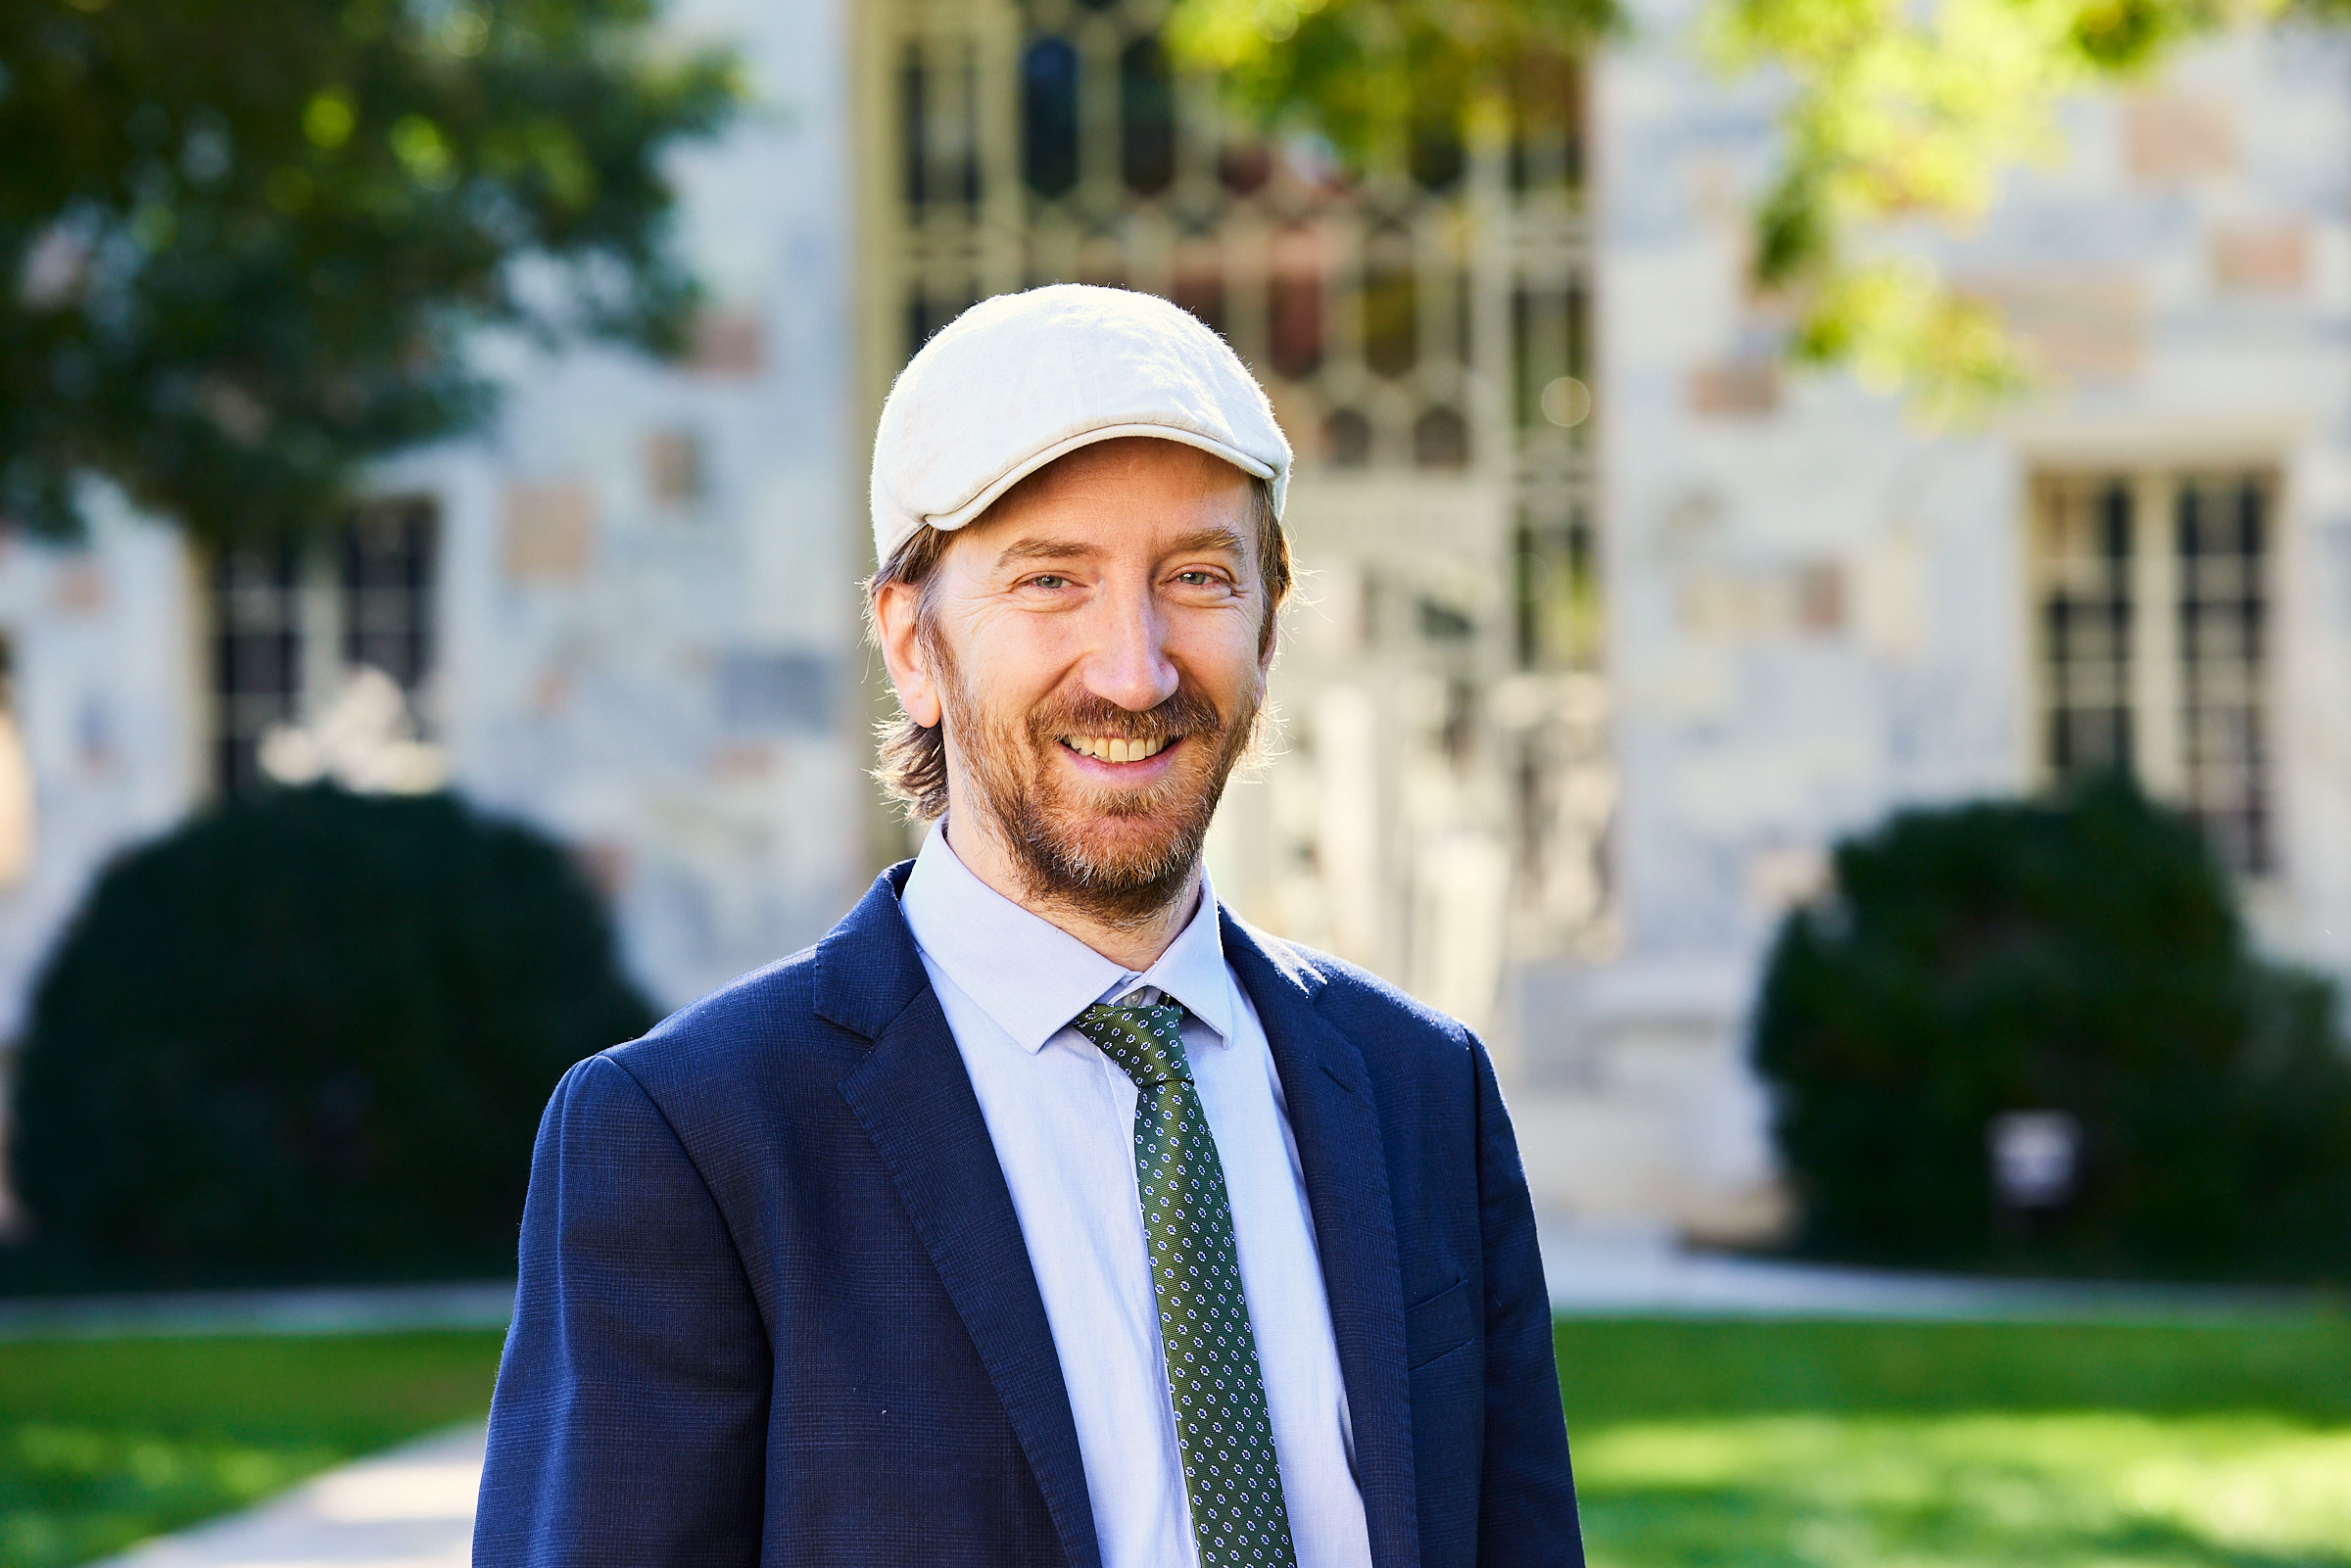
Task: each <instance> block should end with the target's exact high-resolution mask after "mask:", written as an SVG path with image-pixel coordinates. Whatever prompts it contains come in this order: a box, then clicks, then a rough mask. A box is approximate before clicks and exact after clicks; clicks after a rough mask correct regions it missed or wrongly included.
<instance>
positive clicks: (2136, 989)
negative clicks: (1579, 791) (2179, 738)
mask: <svg viewBox="0 0 2351 1568" xmlns="http://www.w3.org/2000/svg"><path fill="white" fill-rule="evenodd" d="M1836 873H1837V875H1836V893H1835V895H1834V897H1833V898H1832V899H1830V900H1828V901H1825V902H1823V903H1821V904H1819V905H1816V906H1813V907H1807V908H1801V909H1799V910H1796V911H1795V912H1793V913H1792V914H1791V915H1790V916H1789V917H1788V919H1787V921H1786V923H1785V924H1784V925H1783V926H1782V927H1781V930H1780V933H1779V939H1778V941H1777V943H1776V944H1775V946H1774V948H1773V951H1772V956H1771V961H1770V964H1769V966H1768V968H1767V970H1766V973H1765V975H1764V981H1763V987H1762V994H1761V997H1760V1000H1759V1002H1758V1005H1757V1009H1756V1022H1755V1028H1754V1062H1755V1066H1756V1068H1757V1069H1758V1070H1759V1071H1760V1072H1761V1073H1762V1075H1763V1077H1764V1078H1765V1080H1766V1081H1767V1082H1769V1083H1770V1084H1771V1086H1772V1091H1773V1098H1774V1104H1775V1108H1776V1112H1775V1125H1774V1131H1775V1133H1776V1136H1777V1138H1778V1142H1779V1148H1780V1154H1781V1158H1782V1161H1783V1163H1784V1164H1785V1165H1786V1167H1787V1169H1788V1172H1789V1177H1790V1180H1791V1182H1792V1183H1793V1185H1794V1186H1795V1188H1796V1191H1797V1195H1798V1197H1799V1202H1800V1204H1801V1209H1802V1232H1801V1240H1802V1242H1803V1243H1804V1244H1805V1245H1806V1246H1807V1247H1808V1248H1810V1249H1811V1250H1813V1251H1816V1252H1819V1253H1824V1254H1828V1255H1831V1256H1837V1257H1845V1258H1854V1259H1866V1260H1872V1261H1881V1262H1910V1263H1920V1262H1926V1263H1943V1264H1949V1263H1968V1264H1972V1263H1979V1262H1983V1261H1986V1260H1988V1259H1999V1258H2000V1257H2001V1256H2002V1255H2003V1254H2005V1255H2006V1256H2007V1258H2008V1259H2009V1260H2011V1261H2013V1262H2018V1263H2024V1264H2030V1265H2035V1266H2039V1267H2046V1268H2060V1269H2074V1270H2090V1269H2095V1270H2101V1271H2104V1270H2127V1271H2134V1272H2144V1273H2154V1274H2167V1275H2179V1274H2230V1273H2235V1274H2254V1275H2261V1274H2268V1275H2273V1276H2286V1277H2305V1278H2307V1277H2311V1276H2318V1275H2323V1276H2327V1277H2332V1278H2336V1279H2340V1278H2344V1277H2346V1276H2347V1275H2351V1056H2346V1054H2345V1052H2344V1048H2343V1042H2342V1039H2341V1036H2340V1035H2339V1034H2338V1033H2337V1031H2336V1024H2335V1018H2336V998H2335V996H2334V993H2333V991H2332V989H2331V988H2330V987H2329V986H2328V985H2327V984H2326V983H2325V982H2323V981H2321V980H2318V979H2316V978H2313V977H2311V976H2309V975H2307V974H2299V973H2296V972H2293V971H2290V970H2283V969H2279V968H2278V967H2276V966H2274V965H2270V964H2267V963H2264V962H2262V961H2261V960H2259V959H2258V958H2256V957H2255V956H2254V955H2253V954H2252V953H2251V952H2250V951H2249V949H2248V947H2247V944H2246V941H2245V936H2244V931H2243V928H2242V926H2241V924H2240V922H2239V920H2238V918H2237V914H2236V910H2235V907H2234V903H2233V899H2232V896H2231V889H2230V886H2229V879H2228V878H2227V877H2226V876H2225V875H2224V874H2223V872H2222V871H2221V869H2220V868H2219V867H2218V866H2217V865H2216V864H2215V863H2214V862H2213V859H2212V856H2211V853H2210V851H2209V850H2208V849H2207V848H2206V846H2205V843H2204V841H2203V838H2202V835H2201V834H2199V833H2198V832H2196V831H2195V829H2194V828H2193V827H2192V826H2190V825H2189V824H2187V823H2185V822H2183V821H2181V820H2179V819H2177V818H2174V817H2172V816H2170V815H2168V814H2166V813H2164V812H2162V811H2160V810H2158V809H2157V808H2156V807H2154V806H2152V805H2151V804H2149V803H2148V801H2147V800H2146V798H2145V797H2144V796H2143V795H2141V794H2140V793H2139V792H2138V791H2137V789H2136V788H2135V787H2134V786H2133V785H2132V784H2129V783H2128V782H2126V781H2123V780H2120V779H2108V780H2104V781H2100V782H2098V783H2097V784H2094V785H2092V786H2090V787H2087V788H2086V789H2085V790H2083V791H2081V792H2080V793H2078V794H2076V795H2074V796H2072V797H2070V798H2068V799H2065V800H2063V801H2058V802H2035V803H2027V802H1985V803H1978V804H1972V805H1965V806H1958V807H1951V808H1943V809H1936V810H1918V811H1908V812H1903V813H1900V814H1898V815H1896V816H1895V817H1894V818H1893V819H1892V820H1891V821H1890V822H1888V823H1887V824H1886V825H1885V826H1884V827H1882V828H1880V829H1879V830H1877V831H1876V832H1871V833H1869V834H1866V835H1864V836H1861V837H1858V838H1854V839H1850V840H1847V842H1845V843H1842V844H1840V845H1839V846H1838V847H1837V852H1836ZM2011 1112H2060V1113H2063V1114H2065V1115H2067V1116H2070V1117H2073V1118H2074V1120H2075V1122H2076V1123H2077V1124H2078V1125H2079V1127H2080V1128H2081V1134H2082V1160H2081V1169H2080V1173H2079V1182H2078V1185H2077V1188H2076V1190H2075V1192H2074V1194H2073V1196H2072V1198H2071V1199H2070V1200H2069V1201H2068V1202H2067V1203H2065V1204H2064V1206H2063V1207H2062V1208H2060V1209H2058V1210H2057V1211H2056V1212H2053V1213H2052V1214H2050V1215H2048V1216H2047V1217H2046V1219H2045V1220H2044V1221H2042V1222H2039V1223H2037V1224H2035V1225H2034V1226H2032V1227H2030V1228H2026V1227H2022V1226H2019V1227H2017V1228H2016V1234H2014V1235H2012V1236H2010V1237H2008V1238H2007V1239H2005V1240H2003V1238H2002V1236H2001V1227H2000V1226H1998V1225H1996V1224H1995V1223H1994V1217H1995V1213H1996V1212H1997V1209H1996V1206H1995V1203H1994V1193H1993V1188H1992V1181H1991V1159H1990V1153H1989V1149H1988V1133H1989V1130H1990V1125H1991V1118H1992V1117H1995V1116H1998V1115H2001V1114H2003V1113H2011Z"/></svg>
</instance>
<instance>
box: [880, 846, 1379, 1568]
mask: <svg viewBox="0 0 2351 1568" xmlns="http://www.w3.org/2000/svg"><path fill="white" fill-rule="evenodd" d="M900 902H901V907H902V908H903V909H904V911H905V914H906V923H907V924H908V925H909V926H910V927H913V929H914V939H915V942H916V944H917V945H918V946H919V947H920V949H921V951H922V959H923V968H924V969H925V970H926V971H927V972H928V973H929V974H930V976H931V983H932V986H933V987H934V988H935V989H936V991H937V993H938V1000H939V1005H940V1007H941V1008H942V1009H943V1010H944V1011H945V1013H946V1016H947V1026H948V1027H949V1028H950V1029H952V1030H953V1031H954V1035H955V1044H956V1047H957V1049H958V1050H960V1051H961V1052H962V1054H963V1062H964V1066H965V1068H966V1069H968V1070H969V1071H970V1073H971V1078H972V1087H973V1089H974V1090H975V1091H977V1093H978V1095H979V1098H980V1111H981V1114H982V1116H983V1117H985V1118H986V1121H987V1131H988V1136H989V1138H990V1139H991V1140H992V1141H993V1142H994V1144H995V1147H996V1159H997V1162H998V1163H999V1164H1001V1165H1002V1166H1003V1168H1004V1180H1005V1184H1006V1185H1007V1186H1008V1187H1010V1188H1011V1190H1012V1207H1013V1210H1014V1212H1015V1213H1017V1214H1018V1215H1019V1217H1020V1223H1021V1236H1022V1239H1023V1240H1024V1241H1025V1242H1026V1243H1027V1244H1028V1248H1029V1262H1030V1266H1031V1267H1032V1269H1033V1270H1034V1271H1035V1274H1036V1285H1037V1291H1038V1294H1039V1295H1041V1296H1042V1297H1043V1298H1044V1306H1045V1317H1046V1320H1047V1321H1048V1322H1049V1323H1050V1324H1051V1326H1052V1330H1053V1345H1054V1349H1055V1351H1056V1352H1057V1353H1058V1354H1059V1355H1060V1358H1061V1376H1062V1381H1063V1383H1064V1384H1065V1385H1066V1386H1067V1387H1068V1389H1069V1395H1070V1413H1071V1415H1072V1416H1073V1417H1074V1418H1075V1419H1076V1422H1077V1427H1078V1448H1079V1451H1080V1453H1081V1454H1082V1455H1083V1457H1084V1460H1085V1484H1086V1494H1087V1497H1088V1498H1089V1500H1090V1501H1091V1502H1092V1504H1093V1513H1094V1531H1095V1534H1096V1536H1097V1537H1098V1538H1099V1540H1100V1542H1101V1546H1102V1563H1103V1568H1168V1565H1176V1564H1190V1563H1197V1562H1198V1561H1199V1552H1198V1549H1197V1547H1196V1546H1195V1545H1194V1544H1193V1541H1192V1530H1191V1511H1190V1510H1191V1504H1190V1501H1189V1499H1188V1498H1187V1497H1185V1494H1184V1489H1183V1461H1182V1457H1181V1453H1180V1451H1179V1449H1178V1447H1177V1444H1176V1420H1175V1415H1174V1413H1173V1411H1172V1410H1171V1408H1170V1406H1169V1402H1168V1385H1167V1373H1166V1367H1165V1362H1164V1360H1163V1356H1164V1354H1165V1352H1164V1351H1163V1350H1162V1347H1161V1344H1160V1337H1159V1307H1158V1304H1157V1302H1156V1300H1155V1299H1154V1297H1153V1295H1152V1290H1151V1274H1150V1267H1149V1264H1148V1262H1147V1260H1146V1254H1145V1251H1144V1239H1143V1220H1142V1205H1141V1200H1140V1199H1139V1197H1138V1196H1137V1194H1136V1190H1135V1175H1134V1103H1135V1097H1136V1091H1135V1087H1134V1081H1133V1080H1132V1079H1131V1078H1129V1077H1128V1076H1127V1074H1126V1073H1125V1072H1123V1071H1121V1070H1120V1069H1119V1068H1118V1066H1117V1065H1116V1064H1114V1063H1113V1062H1111V1061H1110V1059H1109V1058H1107V1057H1105V1056H1104V1055H1103V1054H1102V1053H1101V1052H1100V1051H1099V1050H1097V1049H1095V1047H1094V1046H1093V1044H1092V1043H1091V1042H1089V1041H1088V1040H1086V1039H1085V1038H1084V1036H1082V1035H1080V1033H1079V1032H1078V1031H1077V1030H1076V1029H1074V1028H1071V1027H1070V1026H1069V1024H1070V1021H1071V1020H1072V1019H1074V1018H1076V1017H1077V1016H1078V1015H1079V1014H1080V1012H1082V1011H1084V1010H1085V1008H1086V1007H1088V1006H1089V1005H1091V1004H1092V1003H1095V1002H1108V1001H1116V1000H1120V999H1122V998H1125V997H1128V996H1129V995H1131V994H1132V993H1133V992H1135V991H1136V990H1138V989H1148V990H1151V991H1156V992H1158V993H1161V994H1164V995H1166V996H1169V997H1172V998H1174V999H1175V1000H1176V1001H1177V1002H1180V1003H1182V1004H1183V1009H1184V1021H1183V1048H1184V1054H1185V1055H1186V1057H1188V1058H1189V1059H1190V1062H1191V1066H1192V1077H1193V1080H1194V1082H1195V1083H1196V1084H1197V1085H1198V1087H1199V1091H1200V1103H1201V1106H1202V1108H1203V1109H1204V1110H1205V1111H1206V1112H1207V1113H1208V1124H1209V1128H1210V1130H1211V1131H1212V1132H1214V1133H1215V1134H1216V1139H1217V1154H1218V1158H1219V1159H1220V1160H1221V1161H1222V1162H1223V1166H1224V1186H1225V1190H1226V1192H1227V1193H1228V1194H1229V1195H1230V1198H1231V1201H1232V1222H1233V1233H1234V1240H1235V1243H1236V1246H1237V1250H1238V1253H1239V1256H1240V1265H1241V1289H1242V1293H1243V1294H1244V1295H1245V1296H1246V1297H1247V1298H1248V1302H1249V1320H1250V1324H1251V1326H1252V1327H1253V1328H1254V1329H1255V1331H1256V1334H1257V1354H1258V1360H1259V1363H1260V1365H1261V1366H1262V1367H1263V1369H1264V1372H1265V1379H1266V1402H1267V1405H1268V1411H1269V1414H1270V1415H1271V1419H1272V1423H1273V1445H1274V1450H1275V1452H1276V1454H1277V1455H1278V1457H1279V1459H1280V1463H1281V1489H1282V1496H1283V1498H1284V1500H1285V1501H1286V1502H1287V1504H1288V1506H1289V1513H1290V1533H1291V1536H1292V1538H1293V1539H1294V1541H1295V1543H1296V1545H1297V1550H1298V1565H1299V1568H1369V1564H1370V1560H1371V1548H1370V1543H1369V1540H1368V1537H1367V1534H1366V1531H1365V1526H1364V1502H1363V1496H1362V1493H1361V1492H1360V1491H1359V1490H1358V1488H1357V1485H1356V1479H1355V1454H1354V1446H1353V1439H1352V1437H1351V1434H1350V1428H1349V1425H1348V1419H1347V1395H1346V1390H1345V1388H1344V1387H1343V1385H1342V1384H1341V1382H1340V1377H1339V1356H1338V1347H1337V1344H1336V1342H1335V1341H1334V1340H1333V1339H1332V1337H1331V1328H1330V1305H1329V1303H1328V1302H1327V1301H1326V1300H1325V1299H1324V1296H1323V1291H1322V1270H1321V1265H1320V1263H1319V1260H1318V1259H1317V1257H1316V1253H1315V1236H1314V1220H1313V1217H1312V1215H1311V1214H1310V1213H1309V1212H1308V1209H1307V1200H1306V1183H1305V1179H1304V1177H1303V1176H1302V1174H1301V1173H1300V1170H1299V1165H1298V1146H1297V1142H1296V1140H1295V1139H1294V1138H1293V1137H1292V1135H1291V1132H1290V1123H1289V1114H1288V1111H1287V1109H1286V1108H1285V1106H1284V1105H1283V1102H1282V1094H1281V1081H1280V1078H1279V1076H1278V1075H1277V1074H1276V1073H1275V1071H1274V1069H1273V1058H1272V1053H1271V1051H1269V1050H1268V1049H1267V1046H1266V1033H1265V1027H1264V1025H1263V1024H1262V1023H1261V1022H1259V1021H1258V1017H1257V1010H1256V1009H1255V1008H1254V1007H1253V1006H1251V1005H1250V1002H1249V997H1248V994H1247V993H1246V992H1244V991H1243V990H1242V989H1241V986H1240V982H1239V981H1238V980H1237V979H1235V978H1234V977H1233V974H1232V970H1231V969H1230V967H1229V966H1227V965H1226V964H1225V962H1224V948H1223V940H1222V938H1221V936H1220V934H1219V931H1218V928H1217V901H1216V894H1215V892H1214V891H1213V890H1212V889H1210V888H1208V887H1207V886H1206V884H1205V880H1204V881H1203V886H1202V890H1201V900H1200V909H1199V912H1198V913H1197V914H1196V915H1194V916H1193V918H1192V920H1191V922H1190V924H1188V925H1187V926H1185V927H1184V928H1183V931H1182V933H1181V934H1180V935H1178V936H1177V937H1176V940H1175V942H1174V943H1173V944H1172V945H1171V946H1170V947H1169V948H1168V950H1167V951H1166V952H1165V953H1163V954H1161V955H1160V958H1159V961H1158V962H1157V963H1155V964H1153V965H1152V966H1151V968H1150V969H1149V970H1147V971H1145V972H1144V973H1142V974H1135V973H1134V972H1132V971H1130V970H1127V969H1123V968H1121V967H1120V966H1119V965H1117V964H1115V963H1113V962H1112V961H1111V960H1109V959H1107V958H1104V957H1103V956H1102V955H1101V954H1099V953H1097V952H1095V951H1094V950H1093V949H1092V948H1090V947H1087V946H1086V945H1085V944H1084V943H1083V942H1080V940H1078V938H1076V937H1075V936H1072V935H1071V934H1070V933H1069V932H1067V931H1065V930H1063V929H1061V927H1057V926H1055V925H1053V924H1052V923H1051V922H1049V921H1046V920H1044V919H1043V918H1041V917H1039V916H1037V915H1034V914H1032V913H1031V912H1029V911H1028V910H1026V909H1023V908H1022V907H1021V906H1019V905H1018V904H1015V903H1013V902H1012V901H1011V900H1010V899H1008V898H1005V897H1004V896H1003V895H1002V894H1000V893H998V892H996V891H995V890H994V889H992V888H990V887H989V886H988V885H987V884H986V883H984V882H983V881H981V880H980V879H979V878H977V877H975V876H973V875H972V873H971V871H970V869H969V868H967V867H966V866H965V865H964V864H963V862H962V861H960V860H958V859H957V858H956V856H955V851H954V850H953V849H952V848H950V847H949V846H948V844H947V839H946V834H945V832H944V831H943V825H941V826H939V827H934V828H933V829H932V830H931V835H930V837H929V838H928V839H927V840H926V841H925V842H924V844H923V849H922V853H921V854H920V855H919V856H918V857H917V858H916V860H915V864H914V872H913V875H912V876H910V877H909V878H908V879H907V881H906V890H905V893H904V894H903V896H902V898H901V901H900ZM1151 999H1152V1000H1156V999H1157V998H1156V997H1153V998H1151Z"/></svg>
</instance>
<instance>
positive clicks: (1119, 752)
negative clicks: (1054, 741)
mask: <svg viewBox="0 0 2351 1568" xmlns="http://www.w3.org/2000/svg"><path fill="white" fill-rule="evenodd" d="M1062 743H1063V744H1064V745H1066V746H1068V747H1069V748H1070V749H1071V750H1072V751H1075V752H1078V753H1079V754H1080V755H1082V756H1088V757H1092V758H1093V759H1094V760H1095V761H1097V762H1140V761H1142V760H1143V759H1144V758H1145V757H1155V756H1157V755H1159V753H1160V752H1162V751H1165V750H1166V749H1167V746H1168V742H1167V741H1166V740H1165V739H1164V738H1163V739H1158V740H1128V739H1126V738H1124V737H1122V736H1091V735H1080V736H1067V737H1066V738H1065V739H1064V740H1063V742H1062Z"/></svg>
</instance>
